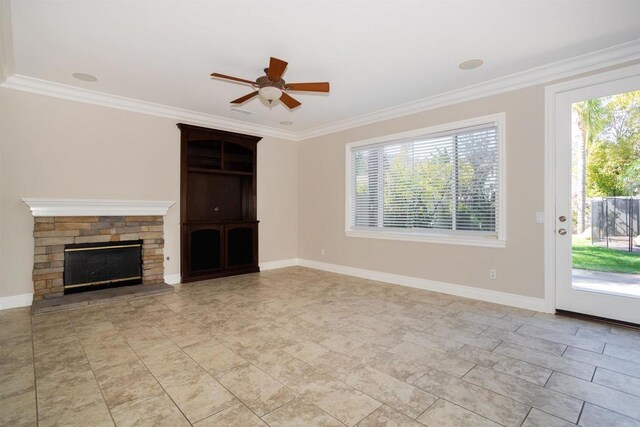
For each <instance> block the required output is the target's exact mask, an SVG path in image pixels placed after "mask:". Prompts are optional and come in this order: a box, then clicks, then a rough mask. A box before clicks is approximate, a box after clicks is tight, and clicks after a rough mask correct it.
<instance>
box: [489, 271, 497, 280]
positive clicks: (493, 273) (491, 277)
mask: <svg viewBox="0 0 640 427" xmlns="http://www.w3.org/2000/svg"><path fill="white" fill-rule="evenodd" d="M495 278H496V269H495V268H491V269H489V279H495Z"/></svg>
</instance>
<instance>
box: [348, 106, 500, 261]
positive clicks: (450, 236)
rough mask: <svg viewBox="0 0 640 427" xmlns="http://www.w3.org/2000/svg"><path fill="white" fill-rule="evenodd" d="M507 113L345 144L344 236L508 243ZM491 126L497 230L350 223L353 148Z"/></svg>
mask: <svg viewBox="0 0 640 427" xmlns="http://www.w3.org/2000/svg"><path fill="white" fill-rule="evenodd" d="M505 122H506V114H505V113H504V112H501V113H495V114H490V115H486V116H481V117H475V118H472V119H466V120H460V121H456V122H449V123H445V124H441V125H436V126H430V127H426V128H421V129H414V130H411V131H407V132H401V133H396V134H390V135H385V136H381V137H376V138H370V139H365V140H360V141H354V142H350V143H348V144H346V145H345V235H346V236H347V237H361V238H371V239H385V240H398V241H412V242H428V243H439V244H449V245H463V246H480V247H489V248H504V247H506V243H507V211H506V206H507V186H506V174H507V167H506V141H505V135H506V126H505ZM481 125H493V126H496V127H497V132H496V137H497V145H498V208H497V209H496V220H497V229H496V231H495V232H494V233H491V235H489V234H487V233H486V232H474V231H460V230H438V229H430V230H424V231H423V230H421V231H400V229H391V230H389V229H386V230H385V229H377V230H376V229H366V230H363V229H358V228H355V227H352V226H351V223H352V218H351V212H352V209H351V207H352V203H354V200H353V197H352V194H351V184H352V181H353V173H354V171H352V170H351V161H352V150H353V149H354V148H357V147H363V146H367V145H371V146H373V145H379V144H393V143H399V142H407V141H410V140H412V139H416V138H422V137H430V136H435V135H436V134H442V133H447V132H454V131H457V130H463V129H464V128H468V127H474V126H481Z"/></svg>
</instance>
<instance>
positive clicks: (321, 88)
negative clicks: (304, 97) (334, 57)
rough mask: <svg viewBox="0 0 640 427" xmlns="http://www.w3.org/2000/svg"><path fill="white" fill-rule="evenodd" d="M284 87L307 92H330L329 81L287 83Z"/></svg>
mask: <svg viewBox="0 0 640 427" xmlns="http://www.w3.org/2000/svg"><path fill="white" fill-rule="evenodd" d="M284 88H285V89H288V90H299V91H305V92H329V83H328V82H315V83H287V84H286V85H285V86H284Z"/></svg>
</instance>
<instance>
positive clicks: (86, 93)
mask: <svg viewBox="0 0 640 427" xmlns="http://www.w3.org/2000/svg"><path fill="white" fill-rule="evenodd" d="M637 60H640V39H637V40H633V41H631V42H628V43H624V44H620V45H617V46H613V47H610V48H607V49H602V50H598V51H594V52H590V53H587V54H584V55H580V56H576V57H572V58H569V59H566V60H563V61H559V62H555V63H552V64H547V65H543V66H541V67H537V68H532V69H529V70H526V71H522V72H519V73H515V74H510V75H508V76H504V77H499V78H496V79H493V80H489V81H485V82H481V83H477V84H474V85H470V86H466V87H463V88H460V89H456V90H453V91H449V92H445V93H442V94H438V95H434V96H431V97H427V98H422V99H419V100H416V101H412V102H408V103H406V104H401V105H397V106H394V107H390V108H385V109H382V110H378V111H374V112H372V113H367V114H362V115H359V116H356V117H352V118H350V119H345V120H341V121H337V122H334V123H330V124H328V125H324V126H319V127H315V128H312V129H308V130H303V131H297V132H295V131H286V130H282V129H276V128H273V127H270V126H264V125H259V124H253V123H250V122H246V121H241V120H236V119H230V118H226V117H221V116H216V115H213V114H206V113H200V112H197V111H191V110H186V109H182V108H177V107H171V106H168V105H162V104H156V103H153V102H148V101H142V100H138V99H133V98H127V97H123V96H118V95H111V94H108V93H104V92H98V91H93V90H89V89H84V88H79V87H75V86H70V85H65V84H61V83H56V82H51V81H48V80H41V79H36V78H33V77H28V76H24V75H20V74H14V75H12V76H11V77H9V78H8V79H7V80H6V81H5V82H3V83H1V84H0V87H5V88H9V89H15V90H21V91H26V92H32V93H37V94H40V95H47V96H53V97H57V98H62V99H68V100H72V101H78V102H84V103H88V104H95V105H101V106H104V107H111V108H117V109H121V110H127V111H133V112H136V113H143V114H149V115H153V116H159V117H167V118H171V119H175V120H178V121H180V122H183V123H189V124H194V125H201V126H210V127H215V128H217V129H222V130H228V131H232V132H241V133H246V134H249V135H257V136H268V137H274V138H281V139H286V140H290V141H304V140H307V139H311V138H316V137H319V136H323V135H327V134H331V133H335V132H340V131H344V130H347V129H352V128H356V127H359V126H365V125H369V124H372V123H377V122H381V121H384V120H390V119H394V118H398V117H403V116H407V115H411V114H415V113H421V112H424V111H428V110H432V109H435V108H440V107H445V106H447V105H452V104H457V103H460V102H465V101H471V100H473V99H478V98H483V97H486V96H491V95H497V94H500V93H504V92H509V91H512V90H518V89H522V88H525V87H529V86H535V85H538V84H543V83H549V82H552V81H555V80H561V79H565V78H568V77H572V76H576V75H579V74H582V73H588V72H592V71H596V70H600V69H605V68H608V67H613V66H619V65H622V64H625V63H628V62H631V61H637Z"/></svg>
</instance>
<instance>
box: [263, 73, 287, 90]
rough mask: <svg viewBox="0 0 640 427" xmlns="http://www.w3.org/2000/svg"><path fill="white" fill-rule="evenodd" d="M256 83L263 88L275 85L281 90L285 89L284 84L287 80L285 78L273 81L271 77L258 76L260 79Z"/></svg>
mask: <svg viewBox="0 0 640 427" xmlns="http://www.w3.org/2000/svg"><path fill="white" fill-rule="evenodd" d="M256 83H257V84H258V87H259V88H263V87H266V86H273V87H277V88H278V89H280V90H284V85H285V82H284V80H283V79H280V80H278V81H276V82H272V81H271V80H269V77H267V76H262V77H258V80H256Z"/></svg>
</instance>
